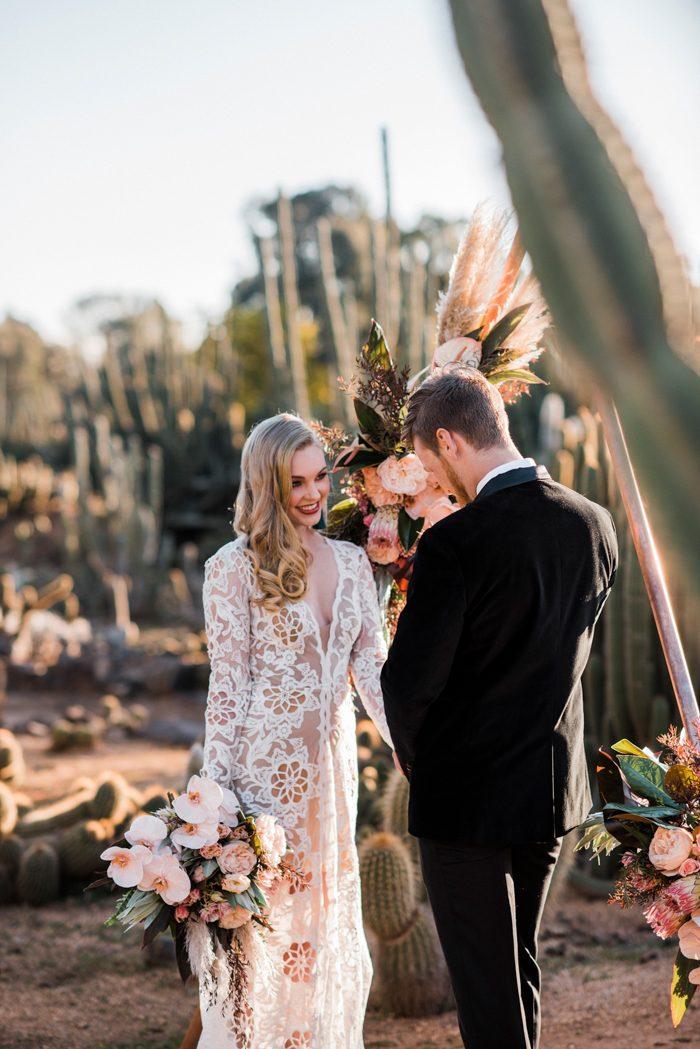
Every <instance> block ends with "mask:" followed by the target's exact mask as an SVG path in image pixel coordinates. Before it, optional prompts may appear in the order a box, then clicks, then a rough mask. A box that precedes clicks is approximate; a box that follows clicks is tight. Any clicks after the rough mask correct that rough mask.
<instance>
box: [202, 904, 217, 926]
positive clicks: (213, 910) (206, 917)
mask: <svg viewBox="0 0 700 1049" xmlns="http://www.w3.org/2000/svg"><path fill="white" fill-rule="evenodd" d="M220 915H221V907H220V905H219V904H218V903H208V904H207V905H206V906H205V907H202V909H201V911H200V912H199V917H200V918H201V920H202V921H203V922H209V923H211V922H218V920H219V917H220Z"/></svg>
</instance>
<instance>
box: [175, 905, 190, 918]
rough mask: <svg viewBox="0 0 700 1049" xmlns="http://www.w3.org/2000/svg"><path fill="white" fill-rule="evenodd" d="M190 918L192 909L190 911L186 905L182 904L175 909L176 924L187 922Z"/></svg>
mask: <svg viewBox="0 0 700 1049" xmlns="http://www.w3.org/2000/svg"><path fill="white" fill-rule="evenodd" d="M189 916H190V909H189V907H185V906H184V904H182V903H181V904H179V905H178V906H177V907H176V908H175V921H176V922H186V921H187V919H188V918H189Z"/></svg>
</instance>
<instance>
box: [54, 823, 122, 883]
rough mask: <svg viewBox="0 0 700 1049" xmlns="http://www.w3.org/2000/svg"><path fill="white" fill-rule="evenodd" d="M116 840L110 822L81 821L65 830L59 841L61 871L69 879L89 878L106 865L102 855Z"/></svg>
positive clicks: (112, 825)
mask: <svg viewBox="0 0 700 1049" xmlns="http://www.w3.org/2000/svg"><path fill="white" fill-rule="evenodd" d="M113 839H114V824H112V823H110V822H109V821H108V820H81V821H80V823H76V824H75V826H73V827H69V828H68V830H64V831H63V832H62V833H61V835H60V837H59V839H58V853H59V856H60V860H61V870H62V871H63V872H64V873H65V874H66V876H67V877H69V878H88V877H90V875H92V874H94V873H96V872H97V870H98V869H99V868H100V867H101V866H103V865H104V861H103V860H101V859H100V854H101V853H103V852H104V850H105V849H106V848H109V845H110V842H111V841H113Z"/></svg>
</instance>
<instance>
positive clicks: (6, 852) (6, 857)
mask: <svg viewBox="0 0 700 1049" xmlns="http://www.w3.org/2000/svg"><path fill="white" fill-rule="evenodd" d="M23 851H24V842H23V841H22V839H21V838H18V837H17V835H16V834H9V835H8V836H7V837H6V838H0V864H1V865H2V866H4V867H7V869H8V870H9V871H10V873H11V874H12V876H13V877H14V876H15V874H16V873H17V871H18V869H19V861H20V859H21V858H22V852H23Z"/></svg>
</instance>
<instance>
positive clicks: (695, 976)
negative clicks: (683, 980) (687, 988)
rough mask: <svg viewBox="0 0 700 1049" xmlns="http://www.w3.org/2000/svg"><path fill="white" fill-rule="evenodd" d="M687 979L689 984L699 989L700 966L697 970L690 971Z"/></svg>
mask: <svg viewBox="0 0 700 1049" xmlns="http://www.w3.org/2000/svg"><path fill="white" fill-rule="evenodd" d="M688 979H689V980H690V982H691V983H694V984H695V986H696V987H700V966H698V968H697V969H691V970H690V972H689V973H688Z"/></svg>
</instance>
